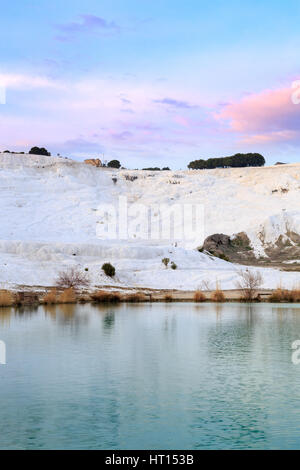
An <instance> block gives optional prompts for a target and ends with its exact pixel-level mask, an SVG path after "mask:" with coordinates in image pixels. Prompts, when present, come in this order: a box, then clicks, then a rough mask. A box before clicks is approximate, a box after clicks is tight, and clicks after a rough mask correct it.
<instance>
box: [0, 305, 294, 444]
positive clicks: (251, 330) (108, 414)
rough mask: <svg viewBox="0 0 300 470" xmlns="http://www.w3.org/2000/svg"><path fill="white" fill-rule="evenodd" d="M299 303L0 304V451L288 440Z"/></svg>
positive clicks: (291, 436)
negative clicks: (2, 355)
mask: <svg viewBox="0 0 300 470" xmlns="http://www.w3.org/2000/svg"><path fill="white" fill-rule="evenodd" d="M297 339H300V305H298V306H297V305H285V304H282V305H280V306H278V305H275V304H274V305H272V304H255V305H252V306H249V305H243V304H223V305H216V304H198V305H197V304H194V303H170V304H160V303H155V304H140V305H139V304H136V305H134V304H133V305H132V304H130V305H126V304H122V305H120V306H116V307H115V306H112V307H111V306H105V307H97V306H92V305H76V306H56V307H51V308H44V307H39V308H37V309H35V310H32V309H27V310H14V309H1V310H0V340H2V341H4V342H5V343H6V355H7V364H6V365H0V387H1V408H0V448H1V449H264V448H267V449H276V448H280V449H292V448H293V449H294V448H300V429H299V423H300V365H298V366H297V365H294V364H293V363H292V361H291V355H292V349H291V344H292V342H293V341H295V340H297Z"/></svg>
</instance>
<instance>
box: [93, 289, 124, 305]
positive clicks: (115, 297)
mask: <svg viewBox="0 0 300 470" xmlns="http://www.w3.org/2000/svg"><path fill="white" fill-rule="evenodd" d="M91 299H92V300H93V301H94V302H97V303H118V302H120V301H121V296H120V294H118V293H117V292H108V291H103V290H99V291H98V292H94V293H93V294H91Z"/></svg>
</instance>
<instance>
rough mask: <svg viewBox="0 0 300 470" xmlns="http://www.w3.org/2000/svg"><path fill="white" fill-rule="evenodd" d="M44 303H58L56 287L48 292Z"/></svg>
mask: <svg viewBox="0 0 300 470" xmlns="http://www.w3.org/2000/svg"><path fill="white" fill-rule="evenodd" d="M43 303H44V304H46V305H54V304H56V303H57V293H56V289H51V290H50V292H47V294H46V295H45V296H44V298H43Z"/></svg>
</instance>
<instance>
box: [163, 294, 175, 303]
mask: <svg viewBox="0 0 300 470" xmlns="http://www.w3.org/2000/svg"><path fill="white" fill-rule="evenodd" d="M165 302H173V297H172V295H170V294H167V295H165Z"/></svg>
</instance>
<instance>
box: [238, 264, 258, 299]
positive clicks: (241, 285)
mask: <svg viewBox="0 0 300 470" xmlns="http://www.w3.org/2000/svg"><path fill="white" fill-rule="evenodd" d="M238 274H239V280H238V281H237V282H236V287H237V289H240V290H241V291H242V292H243V300H245V301H247V302H252V301H253V300H254V298H255V296H256V295H257V289H259V288H260V287H261V286H262V284H263V277H262V275H261V273H260V272H259V271H250V270H249V269H246V270H244V271H239V273H238Z"/></svg>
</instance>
